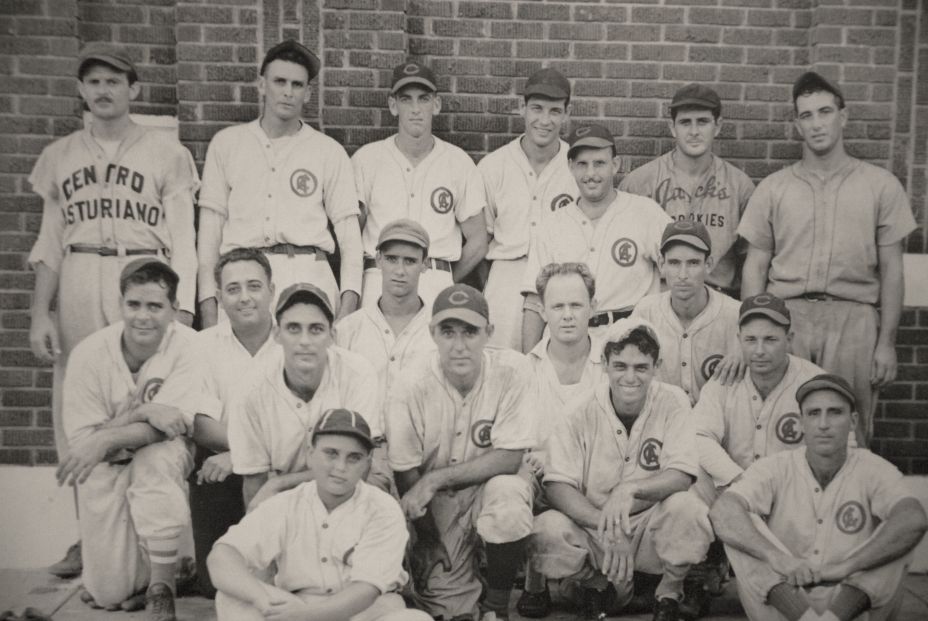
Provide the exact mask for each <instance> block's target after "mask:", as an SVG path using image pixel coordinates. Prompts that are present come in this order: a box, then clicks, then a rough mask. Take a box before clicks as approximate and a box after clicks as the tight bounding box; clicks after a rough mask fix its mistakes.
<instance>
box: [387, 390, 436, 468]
mask: <svg viewBox="0 0 928 621" xmlns="http://www.w3.org/2000/svg"><path fill="white" fill-rule="evenodd" d="M413 394H414V391H413V389H412V386H411V385H410V383H409V377H402V378H399V379H398V380H397V381H395V382H393V385H392V387H391V389H390V393H389V395H387V404H386V407H385V408H384V424H385V427H386V435H387V458H388V460H389V462H390V468H392V469H393V470H394V471H396V472H406V471H408V470H412V469H413V468H418V467H419V466H421V465H422V462H423V460H424V459H425V447H424V445H423V433H424V429H423V426H422V416H421V414H422V413H421V411H420V409H421V408H420V404H419V403H417V402H416V400H414V398H413ZM434 407H441V404H438V403H436V404H434Z"/></svg>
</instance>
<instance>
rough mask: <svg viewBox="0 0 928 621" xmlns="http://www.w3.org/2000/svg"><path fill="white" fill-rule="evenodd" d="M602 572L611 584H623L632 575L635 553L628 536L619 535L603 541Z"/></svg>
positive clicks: (633, 572)
mask: <svg viewBox="0 0 928 621" xmlns="http://www.w3.org/2000/svg"><path fill="white" fill-rule="evenodd" d="M602 572H603V575H604V576H606V579H607V580H609V582H611V583H613V584H623V583H626V582H629V581H631V579H632V578H633V577H634V575H635V555H634V551H633V550H632V545H631V540H630V539H629V538H628V537H625V536H624V535H620V536H619V537H618V538H616V539H613V540H609V541H608V542H606V543H604V546H603V567H602Z"/></svg>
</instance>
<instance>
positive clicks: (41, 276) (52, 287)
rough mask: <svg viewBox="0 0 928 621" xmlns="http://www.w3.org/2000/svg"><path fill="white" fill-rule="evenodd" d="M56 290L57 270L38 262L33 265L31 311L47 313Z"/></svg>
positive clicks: (33, 312) (34, 313) (33, 313)
mask: <svg viewBox="0 0 928 621" xmlns="http://www.w3.org/2000/svg"><path fill="white" fill-rule="evenodd" d="M57 292H58V272H56V271H54V270H53V269H52V268H50V267H49V266H47V265H46V264H45V263H44V262H39V263H37V264H36V266H35V289H34V291H33V293H32V307H31V312H32V315H33V317H34V316H35V315H36V313H41V314H44V315H48V312H49V309H50V308H51V305H52V301H53V300H54V299H55V294H56V293H57Z"/></svg>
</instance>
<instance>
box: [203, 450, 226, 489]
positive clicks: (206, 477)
mask: <svg viewBox="0 0 928 621" xmlns="http://www.w3.org/2000/svg"><path fill="white" fill-rule="evenodd" d="M230 474H232V454H231V453H230V452H229V451H226V452H224V453H217V454H216V455H211V456H210V457H207V458H206V459H205V460H204V461H203V465H202V466H201V467H200V470H199V472H197V485H202V484H203V483H222V482H223V481H225V480H226V479H227V478H228V476H229V475H230Z"/></svg>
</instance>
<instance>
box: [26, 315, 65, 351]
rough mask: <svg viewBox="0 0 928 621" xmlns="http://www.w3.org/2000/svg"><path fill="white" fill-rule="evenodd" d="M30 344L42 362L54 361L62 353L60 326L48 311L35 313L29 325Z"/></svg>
mask: <svg viewBox="0 0 928 621" xmlns="http://www.w3.org/2000/svg"><path fill="white" fill-rule="evenodd" d="M29 346H30V347H31V348H32V353H33V354H34V355H35V357H36V358H38V359H39V360H41V361H42V362H54V361H55V359H56V358H57V357H58V356H60V355H61V346H60V345H59V342H58V326H56V325H55V322H54V320H53V319H52V318H51V315H49V314H48V313H39V314H37V315H33V317H32V325H31V326H29Z"/></svg>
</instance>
